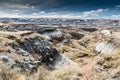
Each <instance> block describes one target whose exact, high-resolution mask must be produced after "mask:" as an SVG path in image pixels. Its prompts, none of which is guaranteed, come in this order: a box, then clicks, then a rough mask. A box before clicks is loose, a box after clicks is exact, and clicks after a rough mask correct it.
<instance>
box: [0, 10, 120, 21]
mask: <svg viewBox="0 0 120 80" xmlns="http://www.w3.org/2000/svg"><path fill="white" fill-rule="evenodd" d="M107 11H108V9H97V10H91V11H85V12H77V13H76V12H73V13H70V12H46V11H38V12H36V11H33V12H30V11H28V12H30V13H26V10H24V9H23V10H19V9H14V10H12V11H0V17H8V18H75V19H76V18H77V19H78V18H79V19H81V18H83V19H85V18H86V19H87V18H117V17H120V15H111V16H105V15H102V14H104V13H105V12H107ZM101 15H102V16H101Z"/></svg>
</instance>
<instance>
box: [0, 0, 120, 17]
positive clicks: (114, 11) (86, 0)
mask: <svg viewBox="0 0 120 80" xmlns="http://www.w3.org/2000/svg"><path fill="white" fill-rule="evenodd" d="M0 17H12V18H13V17H15V18H17V17H18V18H115V19H116V18H117V19H120V0H0Z"/></svg>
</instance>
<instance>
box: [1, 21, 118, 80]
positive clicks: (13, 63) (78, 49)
mask: <svg viewBox="0 0 120 80" xmlns="http://www.w3.org/2000/svg"><path fill="white" fill-rule="evenodd" d="M119 65H120V28H112V27H111V28H106V27H101V28H78V27H41V26H39V25H37V24H7V23H1V24H0V80H120V66H119Z"/></svg>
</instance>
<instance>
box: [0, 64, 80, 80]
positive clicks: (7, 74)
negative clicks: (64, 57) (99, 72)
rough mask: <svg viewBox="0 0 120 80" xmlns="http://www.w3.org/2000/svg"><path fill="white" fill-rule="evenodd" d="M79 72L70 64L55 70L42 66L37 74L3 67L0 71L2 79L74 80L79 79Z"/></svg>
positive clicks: (0, 78)
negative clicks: (23, 72)
mask: <svg viewBox="0 0 120 80" xmlns="http://www.w3.org/2000/svg"><path fill="white" fill-rule="evenodd" d="M78 73H79V72H78V71H77V70H75V69H73V68H72V67H70V66H68V67H66V68H61V69H59V70H53V71H49V70H47V69H45V68H43V67H40V68H39V69H38V72H37V73H35V74H28V73H27V74H22V73H19V72H16V71H8V70H5V69H3V70H2V71H1V72H0V80H73V79H75V78H77V80H79V78H78V76H77V74H78Z"/></svg>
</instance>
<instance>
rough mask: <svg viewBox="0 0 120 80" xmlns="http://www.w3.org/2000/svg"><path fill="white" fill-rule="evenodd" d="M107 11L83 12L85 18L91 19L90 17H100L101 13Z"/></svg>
mask: <svg viewBox="0 0 120 80" xmlns="http://www.w3.org/2000/svg"><path fill="white" fill-rule="evenodd" d="M104 11H106V10H104V9H97V10H91V11H86V12H83V17H89V16H97V17H98V16H99V14H100V13H102V12H104Z"/></svg>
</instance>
